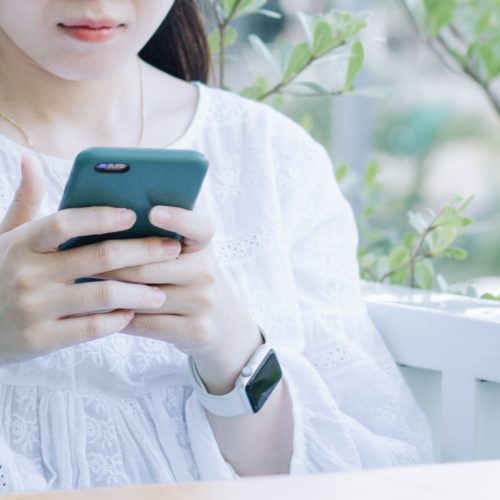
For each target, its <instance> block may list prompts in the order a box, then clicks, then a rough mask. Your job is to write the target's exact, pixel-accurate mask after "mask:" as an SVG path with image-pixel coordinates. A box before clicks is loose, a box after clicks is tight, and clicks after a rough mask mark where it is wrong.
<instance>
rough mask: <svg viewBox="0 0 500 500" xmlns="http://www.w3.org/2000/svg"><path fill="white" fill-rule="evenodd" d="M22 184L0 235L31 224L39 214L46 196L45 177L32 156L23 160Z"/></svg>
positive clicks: (25, 156) (8, 211)
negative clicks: (28, 223)
mask: <svg viewBox="0 0 500 500" xmlns="http://www.w3.org/2000/svg"><path fill="white" fill-rule="evenodd" d="M21 175H22V178H21V182H20V184H19V186H18V188H17V191H16V194H15V195H14V199H13V200H12V203H11V204H10V207H9V209H8V210H7V214H6V215H5V217H4V219H3V221H2V223H1V224H0V234H1V233H5V232H7V231H10V230H12V229H14V228H16V227H17V226H20V225H21V224H24V223H26V222H30V221H31V220H33V219H34V218H35V216H36V214H37V213H38V210H39V208H40V205H41V203H42V200H43V197H44V194H45V176H44V175H43V172H42V169H41V167H40V163H39V162H38V160H37V159H35V157H34V156H32V155H26V154H24V155H23V156H22V158H21Z"/></svg>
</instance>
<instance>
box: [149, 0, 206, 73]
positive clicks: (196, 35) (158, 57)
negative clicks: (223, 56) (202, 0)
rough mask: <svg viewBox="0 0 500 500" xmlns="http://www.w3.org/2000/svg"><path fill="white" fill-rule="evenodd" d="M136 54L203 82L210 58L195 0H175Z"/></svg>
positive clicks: (160, 66)
mask: <svg viewBox="0 0 500 500" xmlns="http://www.w3.org/2000/svg"><path fill="white" fill-rule="evenodd" d="M139 56H140V57H141V58H142V59H143V60H144V61H146V62H148V63H149V64H151V65H153V66H155V67H156V68H158V69H160V70H162V71H165V72H167V73H169V74H170V75H172V76H175V77H177V78H181V79H183V80H186V81H193V80H199V81H201V82H203V83H207V82H208V78H209V75H210V65H211V59H210V51H209V48H208V41H207V34H206V31H205V26H204V22H203V14H202V11H201V9H200V7H199V6H198V0H175V3H174V5H173V6H172V8H171V10H170V12H169V13H168V15H167V17H166V18H165V19H164V20H163V22H162V24H161V25H160V27H159V28H158V29H157V30H156V32H155V34H154V35H153V36H152V37H151V39H150V40H149V41H148V43H147V44H146V45H145V46H144V47H143V48H142V50H141V51H140V52H139Z"/></svg>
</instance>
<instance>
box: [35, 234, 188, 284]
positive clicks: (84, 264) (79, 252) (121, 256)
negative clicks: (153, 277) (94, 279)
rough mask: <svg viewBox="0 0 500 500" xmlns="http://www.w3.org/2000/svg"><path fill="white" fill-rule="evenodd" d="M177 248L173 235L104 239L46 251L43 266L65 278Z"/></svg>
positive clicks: (158, 257)
mask: <svg viewBox="0 0 500 500" xmlns="http://www.w3.org/2000/svg"><path fill="white" fill-rule="evenodd" d="M180 251H181V245H180V243H179V242H178V241H177V240H175V239H172V238H160V237H157V236H152V237H149V238H136V239H129V240H106V241H102V242H100V243H93V244H91V245H84V246H81V247H78V248H71V249H68V250H64V251H63V252H56V253H53V254H52V255H47V257H48V259H47V264H46V267H45V269H46V272H47V273H50V276H51V277H53V278H55V279H57V280H59V281H66V282H67V281H70V280H74V279H75V278H81V277H88V276H94V275H97V274H99V273H105V272H108V271H111V270H114V269H120V268H122V267H132V266H140V265H144V264H146V263H150V262H162V261H165V260H168V259H175V258H176V257H177V256H178V255H179V253H180ZM112 279H113V278H112Z"/></svg>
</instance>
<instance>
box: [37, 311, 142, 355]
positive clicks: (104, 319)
mask: <svg viewBox="0 0 500 500" xmlns="http://www.w3.org/2000/svg"><path fill="white" fill-rule="evenodd" d="M133 317H134V311H130V310H120V311H113V312H109V313H106V314H92V315H88V316H80V317H78V318H67V319H61V320H58V321H57V323H56V326H53V327H51V328H48V329H47V330H48V332H47V334H46V340H45V341H46V342H47V345H49V346H51V347H52V346H54V348H56V349H63V348H64V347H69V346H72V345H76V344H81V343H82V342H89V341H91V340H96V339H99V338H103V337H106V336H108V335H111V334H113V333H117V332H121V331H122V330H123V329H124V328H125V327H126V326H127V325H128V324H129V323H130V321H131V320H132V318H133ZM52 350H53V349H52Z"/></svg>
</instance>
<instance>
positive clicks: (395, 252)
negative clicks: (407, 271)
mask: <svg viewBox="0 0 500 500" xmlns="http://www.w3.org/2000/svg"><path fill="white" fill-rule="evenodd" d="M409 262H410V252H409V250H408V248H406V247H404V246H399V247H395V248H393V249H392V250H391V253H390V254H389V271H391V272H392V271H396V270H397V269H399V268H400V267H403V266H405V265H407V264H408V263H409Z"/></svg>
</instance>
